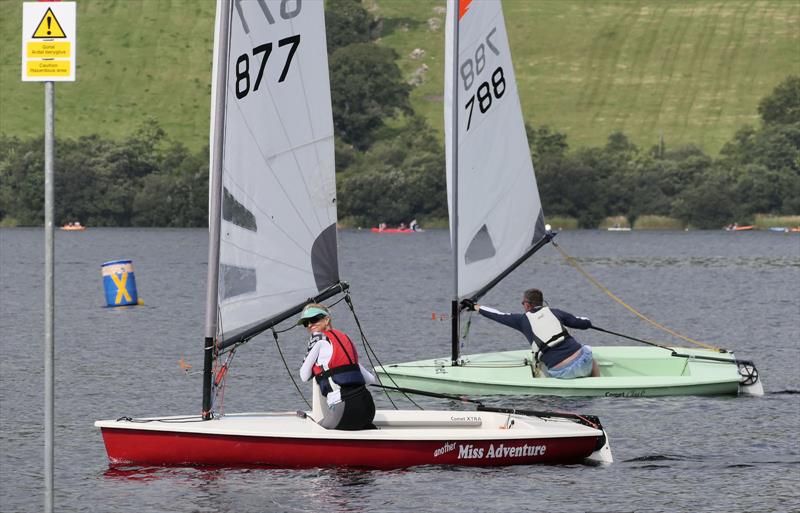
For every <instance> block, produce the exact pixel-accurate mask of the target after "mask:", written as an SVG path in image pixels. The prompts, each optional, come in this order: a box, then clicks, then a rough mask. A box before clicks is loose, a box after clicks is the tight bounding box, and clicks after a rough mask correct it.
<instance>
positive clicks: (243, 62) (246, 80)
mask: <svg viewBox="0 0 800 513" xmlns="http://www.w3.org/2000/svg"><path fill="white" fill-rule="evenodd" d="M299 44H300V34H297V35H294V36H289V37H285V38H283V39H281V40H280V41H278V48H282V47H284V46H287V45H291V47H290V48H289V51H288V53H287V55H286V62H285V63H284V64H283V71H281V76H280V77H279V78H278V82H283V81H284V80H286V74H287V73H288V72H289V65H290V64H291V63H292V57H294V53H295V52H296V51H297V46H298V45H299ZM271 53H272V43H265V44H263V45H259V46H256V47H255V48H253V58H254V59H255V57H256V56H257V55H258V54H264V57H263V58H262V59H261V65H260V66H259V67H258V74H257V75H256V79H255V83H254V84H253V91H258V87H259V86H260V85H261V78H262V77H263V75H264V68H266V66H267V60H268V59H269V56H270V54H271ZM234 73H235V74H236V98H238V99H240V100H241V99H242V98H244V97H245V96H247V94H248V93H249V92H250V57H249V56H248V55H247V54H246V53H243V54H242V55H240V56H239V58H238V59H236V68H235V69H234Z"/></svg>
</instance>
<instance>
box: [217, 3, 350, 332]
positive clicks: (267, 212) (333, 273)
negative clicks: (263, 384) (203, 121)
mask: <svg viewBox="0 0 800 513" xmlns="http://www.w3.org/2000/svg"><path fill="white" fill-rule="evenodd" d="M323 16H324V12H323V2H300V1H299V0H288V1H287V0H283V1H280V0H275V1H258V2H256V1H235V2H233V8H232V9H231V21H230V46H229V48H230V49H229V52H228V62H229V64H228V73H227V81H226V82H227V94H226V99H225V105H224V106H218V105H212V113H213V114H212V127H213V116H220V115H224V116H225V129H224V142H223V150H222V151H223V166H222V186H223V191H222V222H221V229H220V232H221V233H220V263H219V292H218V297H219V309H220V324H219V331H220V333H221V338H222V341H223V342H222V343H223V346H225V345H228V344H229V343H231V342H232V341H236V340H237V339H240V338H242V337H243V336H244V337H247V336H249V334H250V333H251V332H252V330H253V328H254V327H255V326H258V325H263V324H264V323H265V322H268V321H269V320H270V319H271V318H273V317H275V316H277V315H279V314H281V313H282V312H285V311H287V310H289V309H291V308H293V307H296V306H297V305H300V304H302V303H304V302H305V301H306V300H307V299H308V298H309V297H313V296H315V295H317V294H318V293H319V292H320V291H322V290H324V289H326V288H327V287H329V286H331V285H333V284H335V283H336V282H338V280H339V268H338V258H337V240H336V184H335V176H334V173H335V170H334V150H333V118H332V113H331V99H330V87H329V79H328V62H327V49H326V43H325V21H324V17H323ZM218 18H219V16H218ZM217 36H218V37H217V38H215V47H217V46H218V44H219V41H218V39H219V27H217ZM215 55H216V51H215ZM216 72H217V70H215V73H216ZM213 96H214V95H213V94H212V97H213ZM220 107H222V108H220ZM211 137H212V141H213V138H214V134H213V133H212V136H211ZM212 148H213V145H212ZM211 158H212V162H213V159H214V156H213V155H212V157H211ZM212 190H213V187H212Z"/></svg>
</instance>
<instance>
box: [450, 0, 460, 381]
mask: <svg viewBox="0 0 800 513" xmlns="http://www.w3.org/2000/svg"><path fill="white" fill-rule="evenodd" d="M459 3H460V2H459V0H455V1H454V2H453V12H452V16H453V62H452V65H453V70H452V73H453V82H452V84H451V85H452V87H453V105H451V106H450V111H451V112H452V120H451V121H452V128H451V132H452V135H451V141H450V142H451V143H452V144H451V145H450V153H451V156H450V162H452V165H453V180H452V187H453V191H452V196H453V212H452V215H451V216H450V223H451V224H452V226H451V227H450V230H451V233H452V234H453V237H452V240H453V301H452V302H451V304H450V312H451V315H452V316H453V317H452V320H451V327H450V329H451V334H450V337H451V338H450V342H451V358H450V360H451V362H452V365H458V360H459V357H460V352H461V348H460V347H459V345H460V340H459V331H460V327H459V320H460V316H459V314H458V110H459V104H458V21H459V20H458V16H459V10H460V6H459Z"/></svg>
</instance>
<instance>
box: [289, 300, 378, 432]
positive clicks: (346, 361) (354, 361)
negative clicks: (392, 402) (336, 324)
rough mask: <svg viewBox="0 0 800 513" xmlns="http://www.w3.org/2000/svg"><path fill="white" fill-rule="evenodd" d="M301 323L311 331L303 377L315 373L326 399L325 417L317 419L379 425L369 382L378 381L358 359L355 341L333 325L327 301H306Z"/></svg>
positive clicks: (343, 425) (336, 425)
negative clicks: (376, 420)
mask: <svg viewBox="0 0 800 513" xmlns="http://www.w3.org/2000/svg"><path fill="white" fill-rule="evenodd" d="M297 324H302V325H303V326H305V327H306V329H307V330H308V332H309V334H310V335H311V338H310V339H309V342H308V354H307V355H306V358H305V361H303V366H302V367H300V378H301V379H302V380H303V381H308V380H310V379H311V378H312V377H313V378H314V379H315V380H316V381H317V384H318V385H319V388H320V391H321V392H322V395H323V396H325V400H326V401H325V403H324V404H323V405H322V409H323V417H322V419H316V420H317V423H319V425H320V426H322V427H324V428H327V429H343V430H348V431H354V430H357V429H375V426H374V425H373V424H372V419H374V418H375V403H374V402H373V401H372V395H371V394H370V393H369V390H367V386H366V385H372V384H375V383H377V382H378V381H377V379H375V376H374V375H373V374H372V373H371V372H369V371H368V370H367V369H365V368H364V367H363V366H362V365H361V364H360V363H358V354H357V353H356V347H355V345H354V344H353V342H351V341H350V338H349V337H348V336H347V335H345V334H344V333H343V332H341V331H339V330H337V329H334V328H333V325H332V324H331V316H330V313H329V312H328V309H327V308H326V307H325V306H324V305H320V304H316V303H311V304H308V305H306V306H305V308H303V313H302V314H301V315H300V320H299V321H297Z"/></svg>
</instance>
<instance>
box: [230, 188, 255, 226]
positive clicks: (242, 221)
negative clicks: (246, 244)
mask: <svg viewBox="0 0 800 513" xmlns="http://www.w3.org/2000/svg"><path fill="white" fill-rule="evenodd" d="M222 219H223V220H225V221H228V222H230V223H233V224H235V225H237V226H239V227H241V228H244V229H245V230H251V231H254V232H257V231H258V224H257V223H256V217H255V216H254V215H253V213H252V212H251V211H250V210H248V208H247V207H245V206H244V205H243V204H242V203H241V202H239V201H237V200H236V198H235V197H234V195H233V194H231V192H230V191H229V190H228V188H227V187H225V188H224V189H223V191H222Z"/></svg>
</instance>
